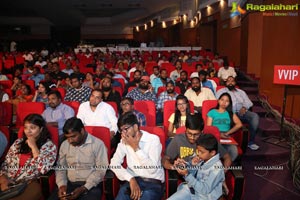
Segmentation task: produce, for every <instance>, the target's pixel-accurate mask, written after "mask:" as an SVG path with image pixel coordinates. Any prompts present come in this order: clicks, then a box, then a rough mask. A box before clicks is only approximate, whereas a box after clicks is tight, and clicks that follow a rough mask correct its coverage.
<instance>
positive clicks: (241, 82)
mask: <svg viewBox="0 0 300 200" xmlns="http://www.w3.org/2000/svg"><path fill="white" fill-rule="evenodd" d="M237 85H239V86H243V87H244V86H247V87H248V86H254V87H257V86H258V84H257V83H256V82H254V81H238V82H237Z"/></svg>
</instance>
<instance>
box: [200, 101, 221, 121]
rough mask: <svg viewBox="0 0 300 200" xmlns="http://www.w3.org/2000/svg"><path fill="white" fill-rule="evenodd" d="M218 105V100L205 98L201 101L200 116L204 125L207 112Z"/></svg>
mask: <svg viewBox="0 0 300 200" xmlns="http://www.w3.org/2000/svg"><path fill="white" fill-rule="evenodd" d="M217 105H218V100H205V101H203V103H202V118H203V121H204V125H206V124H207V113H208V112H209V111H210V110H211V109H213V108H215V107H216V106H217Z"/></svg>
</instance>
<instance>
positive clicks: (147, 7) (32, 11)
mask: <svg viewBox="0 0 300 200" xmlns="http://www.w3.org/2000/svg"><path fill="white" fill-rule="evenodd" d="M179 3H180V0H10V1H9V0H6V1H2V2H1V6H0V18H1V17H40V18H44V19H46V20H48V21H49V23H51V24H53V25H82V24H85V22H86V21H87V20H88V19H89V18H105V19H106V21H107V19H108V20H109V21H110V22H111V23H112V25H114V24H118V23H122V24H124V23H128V24H130V23H134V22H136V21H138V20H141V19H143V18H147V17H149V16H153V15H155V14H156V13H158V12H161V11H162V10H164V9H168V8H170V7H174V6H177V7H178V6H179ZM99 21H100V22H99V23H101V19H100V20H99ZM106 23H107V22H106ZM100 25H101V24H100Z"/></svg>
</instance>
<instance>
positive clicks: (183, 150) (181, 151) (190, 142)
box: [162, 114, 232, 170]
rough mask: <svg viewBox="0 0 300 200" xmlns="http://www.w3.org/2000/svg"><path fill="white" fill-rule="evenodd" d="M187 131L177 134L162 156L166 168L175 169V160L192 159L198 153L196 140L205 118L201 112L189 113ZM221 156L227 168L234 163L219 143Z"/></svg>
mask: <svg viewBox="0 0 300 200" xmlns="http://www.w3.org/2000/svg"><path fill="white" fill-rule="evenodd" d="M185 126H186V132H185V134H177V135H176V136H175V137H174V138H173V139H172V141H171V142H170V144H169V145H168V147H167V149H166V153H165V155H164V157H163V158H162V164H163V166H164V168H166V169H169V170H175V166H174V164H173V163H174V161H175V160H176V159H177V158H181V159H184V160H185V161H191V159H192V158H193V157H194V156H195V155H196V153H195V150H196V140H197V139H198V137H199V136H200V135H201V133H202V130H203V128H204V124H203V119H202V117H201V116H200V115H199V114H195V115H188V116H187V119H186V124H185ZM218 149H219V153H220V157H221V158H223V160H224V166H225V168H227V167H229V166H230V165H231V163H232V161H231V158H230V156H229V154H228V153H227V152H226V150H225V149H224V148H223V147H222V145H220V144H219V146H218Z"/></svg>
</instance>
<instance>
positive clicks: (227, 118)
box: [206, 93, 243, 160]
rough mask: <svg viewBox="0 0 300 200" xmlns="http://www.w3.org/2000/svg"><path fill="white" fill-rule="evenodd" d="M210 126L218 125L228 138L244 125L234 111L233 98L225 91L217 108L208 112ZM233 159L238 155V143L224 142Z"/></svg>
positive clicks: (222, 133)
mask: <svg viewBox="0 0 300 200" xmlns="http://www.w3.org/2000/svg"><path fill="white" fill-rule="evenodd" d="M206 125H208V126H216V127H217V128H218V129H219V130H220V132H221V138H223V139H226V138H227V139H228V138H230V135H231V134H233V133H234V132H236V131H237V130H239V129H240V128H241V127H242V126H243V125H242V122H241V120H240V119H239V118H238V116H237V115H236V114H235V113H233V112H232V100H231V96H230V94H228V93H223V94H222V95H221V96H220V97H219V99H218V105H217V106H216V108H214V109H212V110H210V111H209V112H208V113H207V124H206ZM223 147H224V148H225V149H226V150H227V152H228V153H229V155H230V156H231V159H232V160H235V159H236V157H237V156H238V150H237V147H236V145H232V144H223Z"/></svg>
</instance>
